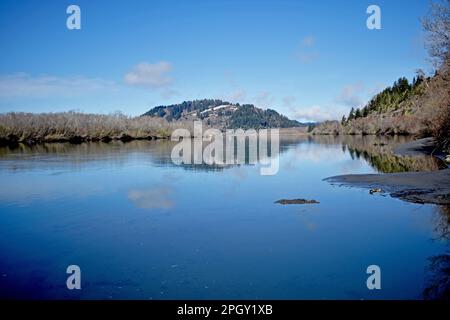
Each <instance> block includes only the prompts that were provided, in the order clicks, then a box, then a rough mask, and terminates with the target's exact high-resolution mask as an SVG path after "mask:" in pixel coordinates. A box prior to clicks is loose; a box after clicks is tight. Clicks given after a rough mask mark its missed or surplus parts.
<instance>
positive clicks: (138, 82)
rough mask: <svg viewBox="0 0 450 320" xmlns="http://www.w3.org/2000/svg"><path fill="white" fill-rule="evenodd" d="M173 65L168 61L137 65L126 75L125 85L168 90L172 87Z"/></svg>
mask: <svg viewBox="0 0 450 320" xmlns="http://www.w3.org/2000/svg"><path fill="white" fill-rule="evenodd" d="M171 71H172V64H170V63H169V62H166V61H161V62H157V63H154V64H151V63H148V62H142V63H139V64H137V65H135V66H134V67H133V68H132V69H131V70H130V71H129V72H128V73H127V74H125V77H124V80H125V83H126V84H128V85H131V86H140V87H146V88H150V89H158V88H167V87H168V86H170V85H172V83H173V79H172V78H171V77H170V73H171Z"/></svg>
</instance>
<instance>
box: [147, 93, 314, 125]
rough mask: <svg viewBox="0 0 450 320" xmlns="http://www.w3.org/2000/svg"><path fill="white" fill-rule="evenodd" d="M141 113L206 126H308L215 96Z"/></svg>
mask: <svg viewBox="0 0 450 320" xmlns="http://www.w3.org/2000/svg"><path fill="white" fill-rule="evenodd" d="M143 115H144V116H152V117H161V118H165V119H166V120H167V121H177V120H201V121H203V122H204V123H205V124H206V125H209V126H212V127H215V128H221V129H225V128H229V129H237V128H242V129H250V128H254V129H262V128H292V127H307V126H308V125H307V124H302V123H300V122H298V121H296V120H290V119H289V118H288V117H286V116H284V115H282V114H279V113H278V112H276V111H275V110H271V109H266V110H263V109H260V108H257V107H255V106H254V105H252V104H244V105H240V104H239V103H236V104H233V103H230V102H227V101H222V100H218V99H203V100H194V101H184V102H183V103H180V104H173V105H169V106H158V107H155V108H153V109H151V110H150V111H148V112H146V113H144V114H143Z"/></svg>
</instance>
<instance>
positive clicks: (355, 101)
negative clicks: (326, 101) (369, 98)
mask: <svg viewBox="0 0 450 320" xmlns="http://www.w3.org/2000/svg"><path fill="white" fill-rule="evenodd" d="M364 92H365V90H364V86H363V84H362V83H360V82H359V83H355V84H349V85H346V86H344V87H343V88H342V91H341V93H340V94H339V96H338V97H337V98H336V102H337V103H340V104H343V105H345V106H347V107H353V108H356V107H361V106H362V105H363V103H364V99H363V98H362V95H363V94H364Z"/></svg>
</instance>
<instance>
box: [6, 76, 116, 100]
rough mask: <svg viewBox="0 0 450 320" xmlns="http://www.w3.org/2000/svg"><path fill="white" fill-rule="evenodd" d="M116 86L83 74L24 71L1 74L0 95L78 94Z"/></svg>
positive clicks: (26, 96)
mask: <svg viewBox="0 0 450 320" xmlns="http://www.w3.org/2000/svg"><path fill="white" fill-rule="evenodd" d="M116 88H117V87H116V84H115V83H114V82H113V81H107V80H104V79H100V78H88V77H83V76H69V77H60V76H52V75H41V76H32V75H30V74H28V73H23V72H21V73H14V74H9V75H1V76H0V97H2V98H11V97H22V98H39V97H49V96H53V97H54V96H57V97H61V96H77V95H85V94H86V93H89V92H97V91H104V90H115V89H116Z"/></svg>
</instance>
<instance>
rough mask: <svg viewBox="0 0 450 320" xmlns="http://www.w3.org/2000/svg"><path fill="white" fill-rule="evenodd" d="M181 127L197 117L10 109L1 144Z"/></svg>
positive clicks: (152, 136)
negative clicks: (172, 118) (181, 118)
mask: <svg viewBox="0 0 450 320" xmlns="http://www.w3.org/2000/svg"><path fill="white" fill-rule="evenodd" d="M207 127H209V126H207ZM179 128H182V129H187V130H189V131H190V132H193V121H192V120H180V121H167V120H166V119H163V118H160V117H154V116H145V115H144V116H138V117H129V116H126V115H124V114H122V113H114V114H87V113H81V112H74V111H68V112H58V113H25V112H10V113H5V114H0V146H1V145H3V146H5V145H17V144H19V143H22V144H26V145H34V144H40V143H56V142H58V143H60V142H68V143H83V142H96V141H101V142H109V141H113V140H120V141H122V142H128V141H133V140H157V139H170V137H171V134H172V131H173V130H175V129H179ZM307 131H308V128H307V127H306V126H304V127H289V128H279V132H280V134H281V135H285V136H296V135H306V134H307Z"/></svg>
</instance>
